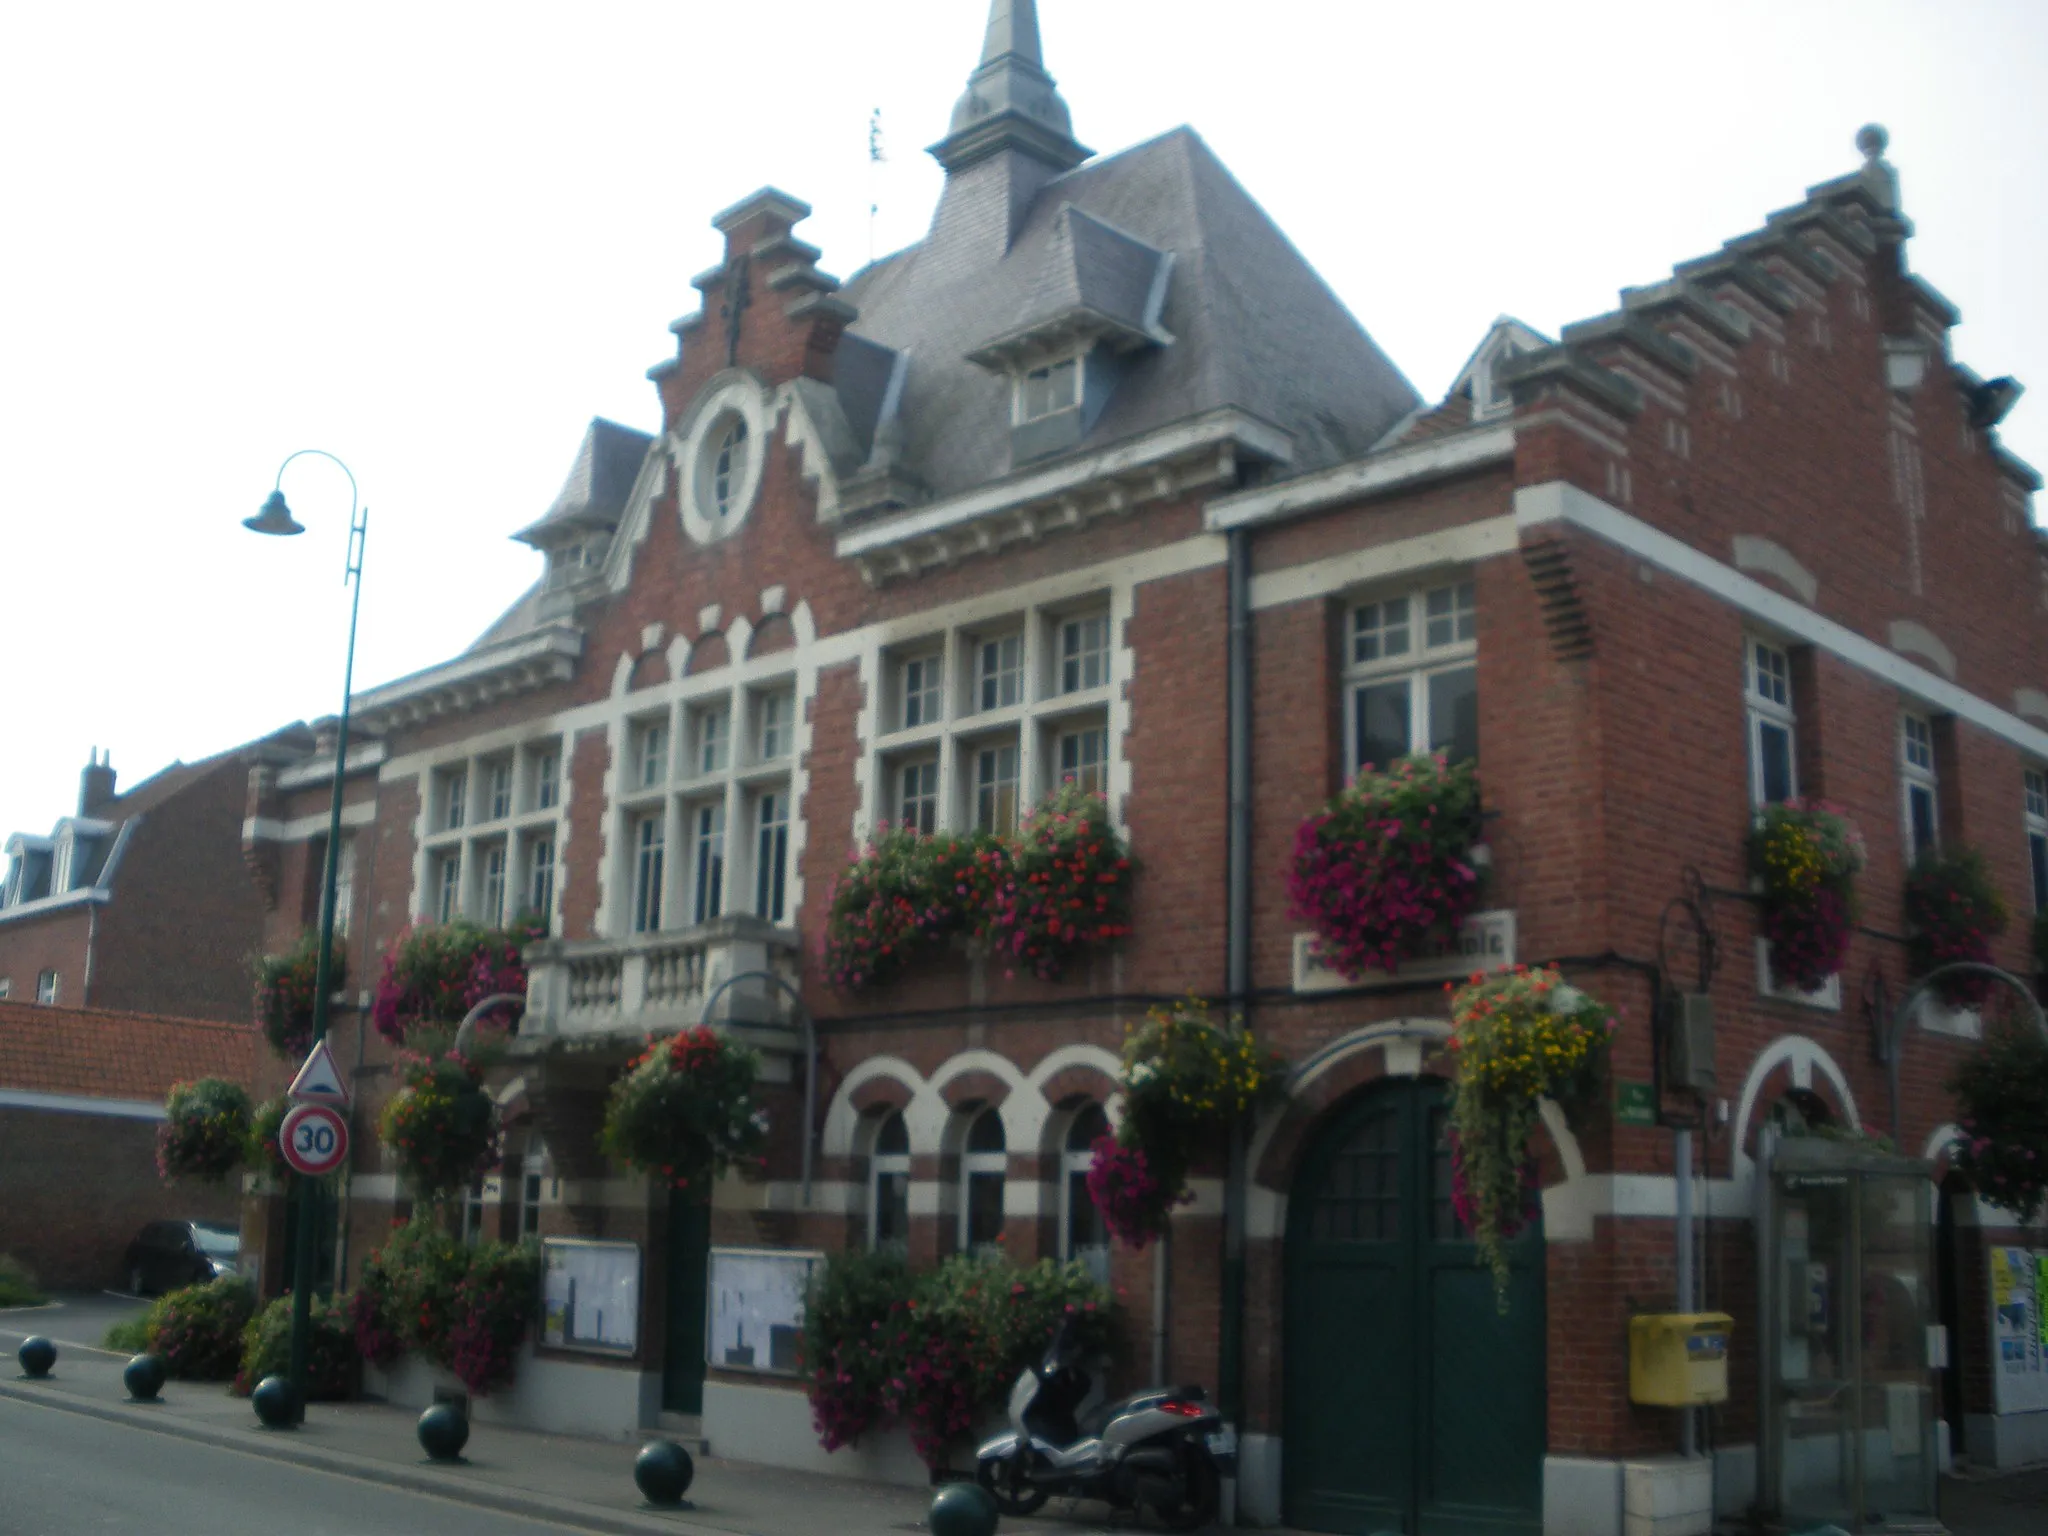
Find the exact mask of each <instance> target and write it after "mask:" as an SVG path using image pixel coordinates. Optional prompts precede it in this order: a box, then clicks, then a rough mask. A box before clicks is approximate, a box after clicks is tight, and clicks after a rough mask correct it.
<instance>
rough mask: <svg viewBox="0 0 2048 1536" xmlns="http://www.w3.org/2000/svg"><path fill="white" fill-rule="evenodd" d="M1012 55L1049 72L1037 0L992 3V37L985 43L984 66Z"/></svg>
mask: <svg viewBox="0 0 2048 1536" xmlns="http://www.w3.org/2000/svg"><path fill="white" fill-rule="evenodd" d="M1009 53H1014V54H1015V55H1016V56H1017V57H1018V58H1020V59H1022V60H1024V61H1025V62H1026V63H1028V64H1036V65H1037V66H1038V67H1039V68H1040V69H1043V68H1045V51H1044V49H1043V48H1041V47H1040V46H1039V42H1038V4H1037V0H990V3H989V8H988V36H987V37H986V38H984V39H983V40H982V45H981V62H982V63H983V64H985V65H986V64H993V63H995V62H996V60H998V59H1000V58H1002V57H1003V55H1004V54H1009Z"/></svg>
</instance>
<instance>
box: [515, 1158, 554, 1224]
mask: <svg viewBox="0 0 2048 1536" xmlns="http://www.w3.org/2000/svg"><path fill="white" fill-rule="evenodd" d="M546 1182H547V1180H546V1176H545V1175H544V1174H543V1173H542V1172H541V1160H540V1158H538V1157H536V1156H535V1155H534V1153H533V1150H532V1148H530V1147H529V1148H528V1149H527V1153H526V1156H525V1157H524V1158H523V1159H521V1161H520V1164H519V1235H520V1236H521V1237H522V1238H527V1237H538V1236H540V1206H541V1189H542V1187H543V1186H544V1185H545V1184H546Z"/></svg>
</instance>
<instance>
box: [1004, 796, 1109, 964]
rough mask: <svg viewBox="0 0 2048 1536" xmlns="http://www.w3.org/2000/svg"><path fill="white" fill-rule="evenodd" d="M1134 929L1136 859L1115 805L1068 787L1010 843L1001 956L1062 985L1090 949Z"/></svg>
mask: <svg viewBox="0 0 2048 1536" xmlns="http://www.w3.org/2000/svg"><path fill="white" fill-rule="evenodd" d="M1130 931H1131V858H1130V854H1129V853H1128V852H1127V851H1126V850H1125V848H1124V843H1123V839H1122V838H1121V837H1120V836H1118V834H1117V830H1116V828H1115V827H1114V826H1112V825H1111V824H1110V819H1109V801H1108V800H1107V799H1106V798H1104V797H1103V796H1102V795H1100V794H1098V793H1096V792H1095V791H1093V790H1085V789H1082V788H1081V787H1080V786H1079V785H1078V784H1075V783H1073V782H1072V781H1069V782H1067V783H1064V784H1062V785H1060V787H1059V788H1058V789H1056V790H1054V791H1053V792H1052V793H1051V794H1050V795H1047V796H1046V797H1045V799H1044V800H1043V801H1041V802H1040V803H1039V806H1038V809H1037V810H1036V811H1034V812H1032V814H1031V817H1030V819H1029V820H1028V821H1026V822H1025V823H1024V825H1023V826H1022V827H1021V828H1019V829H1018V832H1017V837H1016V841H1015V842H1014V843H1013V844H1012V845H1011V859H1010V872H1009V878H1008V879H1006V880H1004V881H1003V882H1002V884H1001V885H1000V886H999V887H998V888H997V891H996V902H995V911H994V913H993V914H992V919H991V923H990V937H991V940H992V944H993V949H994V953H995V954H996V955H998V956H1000V957H1001V958H1002V959H1004V960H1006V961H1009V962H1012V963H1015V964H1018V965H1022V966H1026V967H1028V968H1029V969H1030V970H1031V972H1032V973H1033V974H1034V975H1036V976H1038V977H1040V978H1042V979H1044V980H1046V981H1057V980H1058V979H1059V978H1060V976H1061V975H1063V974H1064V973H1065V972H1066V970H1067V968H1068V967H1069V966H1070V965H1072V964H1074V962H1075V961H1076V960H1078V959H1079V958H1080V957H1081V956H1082V955H1083V954H1084V953H1085V952H1086V951H1088V950H1090V949H1095V948H1099V947H1101V946H1103V945H1106V944H1112V943H1114V942H1115V941H1116V940H1118V939H1121V938H1124V937H1126V936H1127V935H1128V934H1129V933H1130Z"/></svg>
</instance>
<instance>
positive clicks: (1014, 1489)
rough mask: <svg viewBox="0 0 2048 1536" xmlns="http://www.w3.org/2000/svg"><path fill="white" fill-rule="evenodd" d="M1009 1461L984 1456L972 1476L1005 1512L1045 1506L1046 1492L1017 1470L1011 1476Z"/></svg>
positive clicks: (1032, 1510)
mask: <svg viewBox="0 0 2048 1536" xmlns="http://www.w3.org/2000/svg"><path fill="white" fill-rule="evenodd" d="M1013 1465H1014V1464H1013V1463H1011V1462H1008V1461H996V1460H993V1459H991V1460H988V1461H984V1462H983V1463H981V1465H980V1466H978V1467H977V1468H975V1478H976V1480H977V1481H978V1482H980V1484H981V1486H982V1487H983V1488H985V1489H987V1490H988V1496H989V1497H990V1498H992V1499H994V1500H995V1501H996V1508H997V1510H998V1511H1000V1512H1001V1513H1003V1514H1006V1515H1035V1514H1037V1513H1038V1512H1039V1511H1040V1510H1041V1509H1043V1508H1044V1507H1045V1501H1046V1500H1047V1499H1048V1498H1050V1497H1051V1495H1050V1493H1049V1492H1048V1491H1047V1490H1046V1489H1043V1488H1040V1487H1038V1486H1037V1485H1036V1484H1035V1483H1033V1482H1032V1481H1031V1479H1030V1478H1028V1477H1025V1476H1022V1475H1021V1474H1019V1475H1015V1476H1014V1477H1013Z"/></svg>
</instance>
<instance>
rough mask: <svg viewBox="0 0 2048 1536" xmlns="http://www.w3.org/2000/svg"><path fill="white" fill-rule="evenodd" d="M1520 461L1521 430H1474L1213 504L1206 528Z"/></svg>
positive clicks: (1282, 515) (1281, 518)
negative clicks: (1517, 445) (1517, 458)
mask: <svg viewBox="0 0 2048 1536" xmlns="http://www.w3.org/2000/svg"><path fill="white" fill-rule="evenodd" d="M1514 457H1515V429H1514V428H1513V427H1512V426H1511V425H1509V424H1507V423H1505V422H1499V423H1492V424H1489V425H1486V426H1481V427H1470V428H1467V429H1466V430H1465V431H1463V432H1453V433H1451V434H1449V435H1447V436H1444V437H1435V438H1429V439H1426V440H1425V441H1423V442H1420V443H1411V444H1408V445H1407V446H1405V447H1397V448H1389V449H1386V450H1384V451H1383V452H1377V453H1368V454H1367V455H1366V456H1365V457H1364V458H1362V459H1352V460H1351V461H1349V462H1348V463H1344V464H1336V465H1332V466H1331V467H1330V468H1329V469H1325V470H1319V471H1317V472H1316V473H1315V474H1312V475H1303V476H1302V477H1301V478H1299V479H1297V480H1283V481H1281V482H1280V483H1279V484H1278V485H1269V486H1261V487H1259V488H1257V489H1256V490H1250V491H1240V492H1239V493H1238V494H1236V495H1234V496H1221V497H1218V498H1217V499H1216V500H1214V501H1212V502H1210V503H1209V505H1208V507H1207V508H1206V509H1205V510H1204V512H1203V514H1202V526H1203V527H1204V528H1206V529H1207V530H1208V531H1209V532H1211V533H1227V532H1229V531H1230V530H1231V529H1233V528H1246V527H1252V526H1254V525H1257V524H1262V523H1279V522H1285V521H1287V520H1288V519H1290V518H1295V517H1301V516H1303V515H1305V514H1307V513H1310V512H1320V511H1323V510H1325V509H1327V508H1329V507H1334V506H1339V505H1341V504H1342V503H1344V502H1347V501H1357V500H1359V499H1361V498H1362V497H1366V496H1380V495H1385V494H1386V493H1388V492H1390V491H1400V490H1408V489H1411V488H1413V487H1414V486H1417V485H1423V484H1427V483H1428V482H1429V481H1431V480H1443V479H1447V478H1449V477H1450V476H1452V475H1462V474H1469V473H1471V472H1472V471H1473V470H1478V469H1486V468H1489V467H1491V466H1492V465H1495V464H1508V463H1512V462H1513V461H1514Z"/></svg>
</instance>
